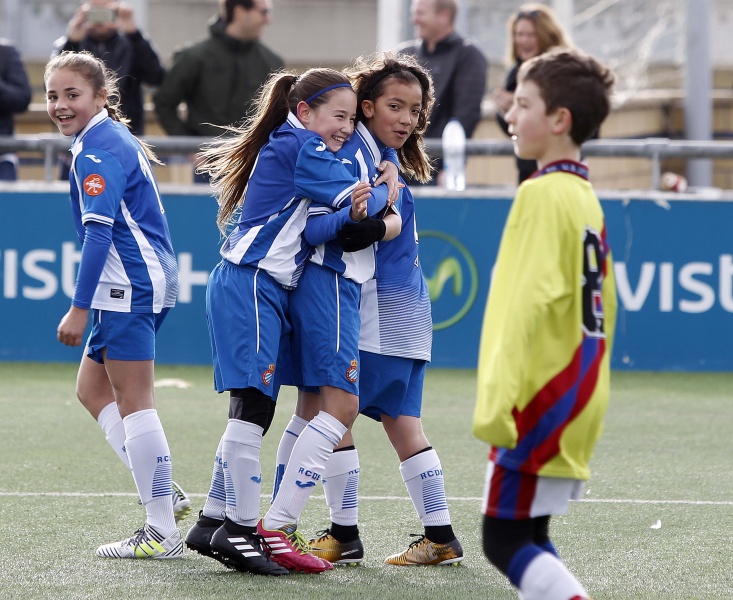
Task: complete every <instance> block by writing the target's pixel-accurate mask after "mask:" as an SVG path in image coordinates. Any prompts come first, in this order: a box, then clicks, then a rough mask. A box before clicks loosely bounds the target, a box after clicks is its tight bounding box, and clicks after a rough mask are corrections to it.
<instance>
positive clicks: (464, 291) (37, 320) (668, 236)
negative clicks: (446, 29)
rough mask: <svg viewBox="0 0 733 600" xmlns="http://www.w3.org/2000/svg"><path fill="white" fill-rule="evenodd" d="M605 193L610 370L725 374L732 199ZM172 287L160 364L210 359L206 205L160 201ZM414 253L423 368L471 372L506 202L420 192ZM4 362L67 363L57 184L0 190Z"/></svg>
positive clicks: (68, 247) (71, 253) (210, 249)
mask: <svg viewBox="0 0 733 600" xmlns="http://www.w3.org/2000/svg"><path fill="white" fill-rule="evenodd" d="M652 197H653V198H655V199H656V200H657V201H656V202H655V201H652V200H650V199H649V198H644V197H643V195H641V194H639V195H638V197H636V198H635V199H631V200H629V199H623V198H621V197H612V196H608V197H604V198H603V200H602V203H603V207H604V210H605V213H606V220H607V226H608V237H609V241H610V243H611V247H612V250H613V253H614V257H615V260H616V279H617V285H618V290H619V307H620V310H619V318H618V325H617V333H616V343H615V347H614V354H613V367H614V368H616V369H651V370H731V369H733V350H732V349H731V347H730V346H731V344H730V343H729V342H728V340H729V339H731V337H732V335H733V319H731V315H730V313H731V312H733V253H732V252H731V249H730V243H729V242H728V237H729V235H730V234H729V229H730V224H731V223H732V222H733V202H730V201H721V200H713V199H709V200H692V199H690V200H674V201H671V202H666V201H665V200H664V199H663V198H662V197H661V196H659V195H652ZM163 201H164V204H165V206H166V211H167V215H168V220H169V224H170V229H171V235H172V237H173V243H174V247H175V249H176V252H177V254H178V259H179V267H180V293H179V299H178V304H177V306H176V308H175V309H174V310H173V311H171V313H170V315H169V317H168V319H167V320H166V323H165V325H164V326H163V328H162V330H161V333H160V335H159V339H158V351H157V360H158V361H159V362H161V363H180V364H209V363H210V360H211V352H210V347H209V340H208V334H207V331H206V315H205V289H206V281H207V278H208V274H209V271H210V270H211V268H212V267H213V266H214V265H215V264H216V262H217V261H218V260H219V253H218V249H219V245H220V243H221V237H220V235H219V232H218V230H217V228H216V224H215V218H216V204H215V202H214V200H213V199H212V198H211V197H210V196H208V195H205V194H184V193H170V192H169V193H165V191H164V198H163ZM416 202H417V223H418V230H419V232H420V258H421V261H422V265H423V270H424V272H425V276H426V278H427V280H428V285H429V287H430V292H431V299H432V302H433V320H434V325H435V335H434V343H433V365H434V366H440V367H458V368H464V367H466V368H472V367H475V365H476V356H477V351H478V343H479V335H480V329H481V321H482V318H483V311H484V306H485V302H486V297H487V294H488V289H489V283H490V278H491V270H492V268H493V265H494V261H495V258H496V253H497V250H498V246H499V239H500V236H501V231H502V228H503V225H504V221H505V219H506V216H507V213H508V211H509V206H510V203H511V199H510V198H508V197H506V196H503V197H502V196H499V197H487V196H483V195H476V194H473V195H472V194H471V193H467V194H465V195H463V196H455V195H452V196H450V197H444V196H441V195H440V190H437V189H436V190H435V191H434V192H432V191H430V190H420V193H419V194H418V197H417V199H416ZM0 215H2V218H1V219H0V277H1V279H0V283H1V285H0V292H1V293H0V332H1V333H0V360H11V361H19V360H36V361H73V362H76V361H78V360H79V358H80V356H81V350H80V349H79V348H67V347H65V346H62V345H61V344H59V343H58V342H57V341H56V326H57V325H58V322H59V319H60V318H61V316H62V315H63V314H64V313H65V312H66V310H67V309H68V306H69V302H70V297H71V295H72V294H73V288H74V281H75V277H76V266H77V261H78V258H79V244H78V242H77V240H76V234H75V232H74V229H73V226H72V223H71V216H70V211H69V206H68V195H67V194H66V193H64V192H60V191H58V187H55V188H53V190H50V191H45V190H38V189H34V190H33V191H22V190H19V191H11V192H2V193H0Z"/></svg>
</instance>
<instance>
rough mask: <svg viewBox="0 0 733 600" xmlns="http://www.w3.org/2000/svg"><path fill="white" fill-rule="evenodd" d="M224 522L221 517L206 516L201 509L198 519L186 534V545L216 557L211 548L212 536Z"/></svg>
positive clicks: (200, 552)
mask: <svg viewBox="0 0 733 600" xmlns="http://www.w3.org/2000/svg"><path fill="white" fill-rule="evenodd" d="M223 523H224V521H223V520H221V519H213V518H211V517H205V516H204V512H203V511H200V512H199V518H198V521H196V522H195V523H194V524H193V527H191V529H189V530H188V533H187V534H186V546H187V547H188V548H189V550H193V551H194V552H198V553H199V554H203V555H204V556H209V557H211V558H215V557H214V553H213V552H212V550H211V538H212V536H213V535H214V533H216V530H217V529H219V527H221V526H222V524H223Z"/></svg>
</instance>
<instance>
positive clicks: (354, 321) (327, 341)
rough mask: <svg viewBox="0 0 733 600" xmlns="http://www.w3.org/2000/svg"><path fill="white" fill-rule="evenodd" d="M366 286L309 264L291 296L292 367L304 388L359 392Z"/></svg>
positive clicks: (296, 378) (298, 382)
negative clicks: (363, 289)
mask: <svg viewBox="0 0 733 600" xmlns="http://www.w3.org/2000/svg"><path fill="white" fill-rule="evenodd" d="M360 300H361V284H359V283H356V282H355V281H352V280H351V279H347V278H345V277H342V276H341V275H339V274H338V273H336V272H335V271H334V270H332V269H328V268H326V267H322V266H320V265H317V264H315V263H307V264H306V266H305V270H304V271H303V275H302V276H301V277H300V281H299V282H298V287H297V288H295V290H293V291H292V292H291V297H290V318H291V321H292V324H293V336H292V344H291V351H290V355H291V364H292V369H293V372H294V376H293V377H294V380H295V381H296V382H297V384H298V385H299V387H305V388H315V387H321V386H324V385H328V386H331V387H335V388H339V389H342V390H345V391H346V392H349V393H350V394H354V395H358V394H359V325H360V322H361V319H360V317H359V302H360Z"/></svg>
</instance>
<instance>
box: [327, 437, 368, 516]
mask: <svg viewBox="0 0 733 600" xmlns="http://www.w3.org/2000/svg"><path fill="white" fill-rule="evenodd" d="M323 491H324V493H325V494H326V504H328V508H329V511H330V513H331V522H332V523H336V524H337V525H357V524H358V523H359V453H358V452H357V451H356V449H354V450H339V451H338V452H334V453H333V454H331V458H329V459H328V462H327V463H326V471H325V474H324V475H323Z"/></svg>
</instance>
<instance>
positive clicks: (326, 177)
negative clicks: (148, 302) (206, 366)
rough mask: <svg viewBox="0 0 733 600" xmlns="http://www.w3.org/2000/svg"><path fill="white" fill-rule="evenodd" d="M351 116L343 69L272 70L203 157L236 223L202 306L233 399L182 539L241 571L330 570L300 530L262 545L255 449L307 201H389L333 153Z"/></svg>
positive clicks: (217, 369)
mask: <svg viewBox="0 0 733 600" xmlns="http://www.w3.org/2000/svg"><path fill="white" fill-rule="evenodd" d="M355 114H356V96H355V94H354V92H353V90H352V88H351V85H350V83H349V81H348V79H347V78H346V77H345V76H344V75H343V74H342V73H340V72H338V71H334V70H332V69H310V70H308V71H306V72H305V73H303V74H302V75H300V76H297V77H296V76H295V75H292V74H287V73H276V74H275V75H273V76H272V77H271V78H270V79H269V80H268V82H267V84H266V85H265V86H264V87H263V89H262V90H261V94H260V96H259V97H258V99H257V102H256V112H255V113H254V114H253V115H252V116H251V117H250V118H249V119H248V120H247V121H246V122H245V123H244V125H243V126H241V127H230V128H228V132H229V134H231V135H229V136H228V137H225V138H223V139H220V140H218V141H217V142H215V143H213V145H212V146H211V147H209V148H208V149H207V150H206V152H205V153H204V154H203V167H202V168H203V170H205V171H206V172H207V173H208V174H209V175H210V177H211V181H212V185H213V186H214V189H215V192H216V195H217V197H218V200H219V205H220V209H219V216H218V223H219V226H220V228H221V229H222V231H223V232H224V231H227V230H229V235H228V237H227V238H226V241H225V242H224V244H223V245H222V248H221V255H222V261H221V262H220V263H219V264H218V265H217V266H216V267H215V268H214V270H213V272H212V273H211V277H210V279H209V285H208V288H207V308H206V310H207V319H208V323H209V333H210V338H211V343H212V352H213V362H214V383H215V387H216V389H217V391H219V392H223V391H229V395H230V406H229V422H228V424H227V427H226V430H225V431H224V434H223V436H222V438H221V441H220V443H219V448H218V450H217V455H216V460H215V463H214V472H213V476H212V482H211V488H210V491H209V494H208V497H207V499H206V503H205V506H204V509H203V512H202V515H201V517H200V518H199V521H198V522H197V523H196V525H194V527H193V528H192V529H191V531H189V533H188V535H187V537H186V543H187V545H188V546H189V547H191V548H193V549H194V550H197V551H199V552H202V553H204V554H207V555H209V556H213V557H214V558H216V559H217V560H220V561H221V562H223V563H224V564H227V565H228V566H233V567H235V568H237V569H240V570H245V571H250V572H255V573H264V574H273V575H278V574H284V573H286V572H287V571H286V569H290V570H300V571H305V572H311V573H318V572H321V571H323V570H325V569H326V568H328V567H330V565H329V564H328V563H327V562H324V561H321V560H319V559H317V558H316V557H314V556H312V555H310V554H309V553H307V552H306V551H304V548H305V544H304V543H303V542H304V540H301V539H300V538H299V535H300V534H299V533H298V532H297V531H295V530H294V529H293V530H278V531H271V532H267V533H266V535H265V539H266V541H267V543H266V544H265V546H264V552H263V547H262V546H261V545H260V542H259V540H260V539H261V536H258V533H260V534H262V533H264V532H262V531H260V532H258V531H257V525H258V518H259V507H260V482H261V467H260V461H259V456H260V448H261V445H262V436H263V435H264V434H265V433H266V432H267V429H268V428H269V426H270V423H271V421H272V417H273V415H274V410H275V401H276V399H277V391H278V387H279V385H280V378H281V375H280V366H281V365H280V361H279V356H280V355H281V354H282V351H283V349H284V348H285V344H286V341H287V336H288V334H289V333H290V329H291V326H290V322H289V319H288V312H289V308H288V305H289V300H290V293H291V290H293V289H294V288H295V287H296V285H297V284H298V279H299V278H300V275H301V273H302V271H303V265H304V263H305V261H306V260H307V258H308V256H309V255H310V253H311V252H312V247H311V246H310V245H309V244H308V243H307V242H306V241H305V240H304V239H303V235H302V234H303V231H304V229H305V226H306V219H307V211H308V206H309V205H311V204H323V205H326V206H329V207H331V208H333V209H334V210H336V211H337V212H336V213H334V214H335V215H336V218H337V219H340V220H341V222H342V223H345V222H350V221H352V220H357V219H361V218H363V213H364V211H365V209H366V206H367V205H376V206H377V207H380V206H384V205H385V204H386V201H387V198H388V194H389V190H388V189H387V188H386V186H381V187H380V188H376V189H371V187H370V186H369V185H368V184H361V183H360V182H359V179H358V178H357V177H355V176H353V175H352V174H351V173H349V172H348V171H347V170H346V168H345V167H344V166H343V165H342V164H341V161H340V160H338V159H337V158H336V157H335V156H334V152H337V151H338V150H340V149H341V146H342V145H343V143H344V142H345V141H346V140H347V139H348V137H349V136H350V135H351V133H352V132H353V128H354V118H355ZM235 221H236V222H235ZM222 517H224V518H223V520H222ZM242 540H244V541H242ZM276 546H277V547H279V551H278V552H276V553H272V559H273V560H274V561H275V562H277V563H278V564H279V565H281V566H278V564H273V562H272V561H270V560H269V558H268V554H269V553H270V552H271V550H272V548H273V547H276ZM283 567H285V569H283Z"/></svg>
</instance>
